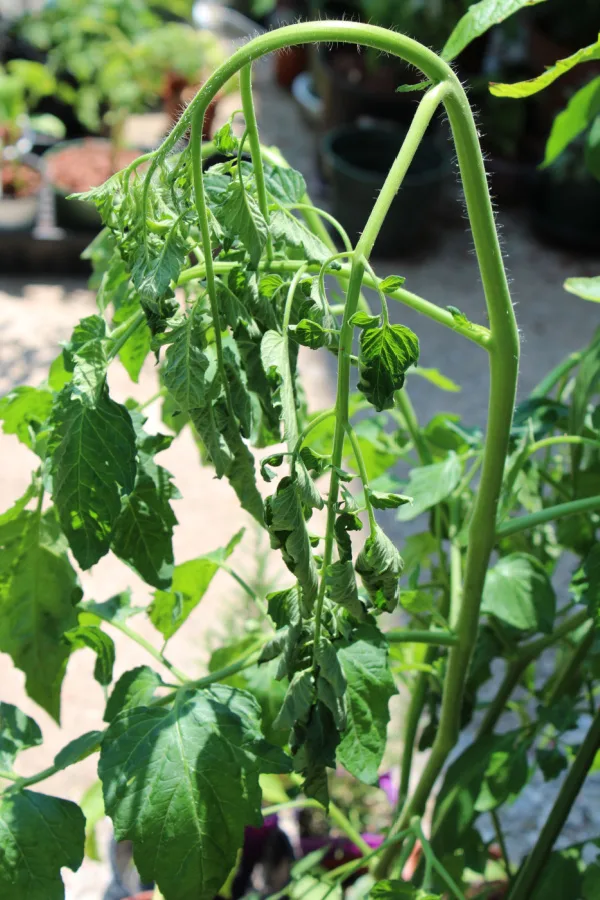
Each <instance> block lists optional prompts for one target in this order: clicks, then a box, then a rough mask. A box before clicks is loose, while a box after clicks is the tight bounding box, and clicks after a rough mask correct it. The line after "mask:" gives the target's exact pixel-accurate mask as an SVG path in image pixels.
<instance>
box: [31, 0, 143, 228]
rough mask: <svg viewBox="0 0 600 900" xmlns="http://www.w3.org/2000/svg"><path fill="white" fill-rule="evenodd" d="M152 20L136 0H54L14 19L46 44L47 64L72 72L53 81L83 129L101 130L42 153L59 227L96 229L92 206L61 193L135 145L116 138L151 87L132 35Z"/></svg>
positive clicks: (109, 169)
mask: <svg viewBox="0 0 600 900" xmlns="http://www.w3.org/2000/svg"><path fill="white" fill-rule="evenodd" d="M160 24H161V23H160V19H159V18H158V16H157V15H156V14H155V13H154V12H153V11H152V10H151V9H150V7H149V6H148V5H147V4H146V3H145V2H144V0H124V2H121V0H93V2H92V3H90V2H88V0H57V2H55V3H52V4H48V5H46V6H44V7H43V8H42V9H41V10H40V11H38V12H37V13H35V14H31V15H30V16H29V17H27V18H26V20H25V21H24V22H23V24H22V30H23V32H24V34H26V35H27V36H28V37H29V39H30V40H31V41H32V42H33V43H35V44H36V45H37V46H39V47H41V48H42V49H44V50H45V51H47V58H48V65H49V66H50V67H51V69H52V70H53V71H54V72H55V73H57V75H59V74H64V75H67V76H70V77H71V78H72V80H73V84H69V83H68V82H67V81H64V80H63V82H62V84H61V88H60V96H61V97H62V99H64V100H68V101H69V102H70V103H71V104H72V105H73V106H74V108H75V110H76V112H77V115H78V117H79V119H80V120H81V121H82V122H84V124H85V125H86V126H87V127H88V128H89V130H90V131H92V132H96V133H97V132H99V131H101V130H102V131H104V133H105V134H108V139H105V138H91V139H88V138H84V139H82V140H78V141H71V142H67V143H65V144H61V145H58V146H56V147H54V148H52V150H51V151H50V152H49V153H48V154H46V160H45V162H46V170H47V175H48V178H49V180H50V182H51V184H52V186H53V187H54V190H55V197H56V208H57V220H58V223H59V224H60V225H62V226H64V227H68V226H73V227H79V228H84V229H85V228H88V229H90V228H91V229H94V228H96V229H97V228H98V227H99V225H100V220H99V218H98V216H97V214H96V212H95V210H94V209H93V208H92V207H91V206H90V205H85V204H81V203H78V202H70V201H67V199H66V198H67V196H68V195H69V194H72V193H74V192H76V191H83V190H87V189H89V188H91V187H94V186H97V185H99V184H102V182H103V181H105V180H106V179H107V178H109V177H110V175H111V174H113V173H114V172H116V171H118V170H119V169H120V168H121V167H122V166H124V165H126V164H127V163H129V162H131V161H132V160H133V159H135V157H136V156H137V155H138V153H139V148H136V149H130V148H127V147H125V146H124V137H123V132H124V125H125V121H126V119H127V117H128V116H129V115H131V114H132V113H134V112H140V111H143V110H144V109H145V108H146V106H147V104H148V103H151V102H152V100H153V99H154V98H155V94H154V80H153V79H154V75H153V72H152V71H151V70H149V61H148V58H147V55H145V54H144V53H142V52H140V50H139V49H138V47H137V43H136V42H137V41H138V39H139V38H140V37H141V36H142V35H144V34H146V33H147V32H149V31H151V30H152V29H154V28H158V27H159V25H160Z"/></svg>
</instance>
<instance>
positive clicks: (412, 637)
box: [384, 628, 458, 647]
mask: <svg viewBox="0 0 600 900" xmlns="http://www.w3.org/2000/svg"><path fill="white" fill-rule="evenodd" d="M384 635H385V637H386V639H387V640H388V641H389V643H390V644H434V645H435V646H436V647H453V646H454V644H456V643H457V642H458V638H457V636H456V635H455V634H453V633H452V632H451V631H436V630H435V629H431V630H430V631H418V630H416V629H415V630H414V631H413V630H411V629H410V628H407V629H402V628H392V629H391V630H390V631H385V632H384Z"/></svg>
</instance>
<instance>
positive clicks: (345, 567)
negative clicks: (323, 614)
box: [325, 559, 365, 621]
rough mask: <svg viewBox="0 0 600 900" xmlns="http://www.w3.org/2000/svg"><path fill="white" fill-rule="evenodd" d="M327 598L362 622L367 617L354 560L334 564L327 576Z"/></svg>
mask: <svg viewBox="0 0 600 900" xmlns="http://www.w3.org/2000/svg"><path fill="white" fill-rule="evenodd" d="M325 584H326V587H327V596H328V597H329V599H330V600H332V601H333V602H334V603H337V604H338V606H343V607H344V609H347V610H348V612H349V613H350V615H351V616H354V618H355V619H358V620H359V621H361V620H362V619H364V617H365V608H364V606H363V605H362V603H361V601H360V598H359V596H358V587H357V585H356V576H355V574H354V567H353V565H352V560H351V559H348V560H344V561H343V560H340V559H338V560H337V561H336V562H334V563H332V564H331V565H330V566H329V567H328V569H327V573H326V575H325Z"/></svg>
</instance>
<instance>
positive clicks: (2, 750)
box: [0, 702, 42, 772]
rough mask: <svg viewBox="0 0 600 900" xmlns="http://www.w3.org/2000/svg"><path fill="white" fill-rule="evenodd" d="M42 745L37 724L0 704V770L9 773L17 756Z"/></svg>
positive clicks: (8, 705)
mask: <svg viewBox="0 0 600 900" xmlns="http://www.w3.org/2000/svg"><path fill="white" fill-rule="evenodd" d="M41 743H42V732H41V731H40V729H39V726H38V724H37V722H34V720H33V719H32V718H30V717H29V716H26V715H25V713H23V712H21V710H20V709H18V708H17V707H16V706H12V704H10V703H1V702H0V769H3V770H4V771H5V772H10V771H11V770H12V767H13V763H14V761H15V759H16V758H17V754H18V753H20V752H21V750H27V749H28V748H29V747H37V746H38V745H39V744H41Z"/></svg>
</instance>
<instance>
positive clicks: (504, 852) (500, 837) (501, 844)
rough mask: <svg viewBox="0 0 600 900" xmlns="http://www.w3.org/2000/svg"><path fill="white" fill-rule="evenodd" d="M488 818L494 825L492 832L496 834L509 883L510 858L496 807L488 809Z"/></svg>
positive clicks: (510, 877)
mask: <svg viewBox="0 0 600 900" xmlns="http://www.w3.org/2000/svg"><path fill="white" fill-rule="evenodd" d="M490 818H491V820H492V824H493V826H494V833H495V835H496V840H497V841H498V846H499V847H500V853H501V854H502V861H503V862H504V869H505V871H506V877H507V879H508V882H509V884H510V883H511V882H512V873H511V868H510V858H509V855H508V849H507V846H506V840H505V838H504V831H503V830H502V823H501V821H500V816H499V815H498V811H497V810H496V809H492V810H490Z"/></svg>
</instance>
